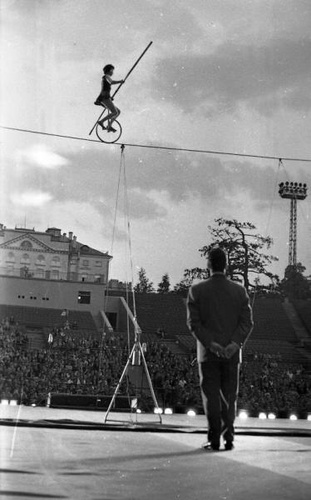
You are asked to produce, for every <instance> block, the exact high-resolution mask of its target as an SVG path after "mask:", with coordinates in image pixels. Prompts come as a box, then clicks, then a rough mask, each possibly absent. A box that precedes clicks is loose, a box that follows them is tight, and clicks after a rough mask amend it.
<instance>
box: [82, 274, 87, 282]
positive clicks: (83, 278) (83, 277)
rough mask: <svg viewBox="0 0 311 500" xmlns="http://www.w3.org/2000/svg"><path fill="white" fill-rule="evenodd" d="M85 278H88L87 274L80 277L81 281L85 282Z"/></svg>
mask: <svg viewBox="0 0 311 500" xmlns="http://www.w3.org/2000/svg"><path fill="white" fill-rule="evenodd" d="M87 278H88V274H87V273H83V274H82V276H81V281H87Z"/></svg>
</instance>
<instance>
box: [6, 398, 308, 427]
mask: <svg viewBox="0 0 311 500" xmlns="http://www.w3.org/2000/svg"><path fill="white" fill-rule="evenodd" d="M0 405H3V406H8V405H10V406H18V401H17V400H15V399H11V400H9V399H1V401H0ZM32 406H36V405H35V404H33V405H32ZM136 413H142V411H141V410H140V409H139V408H137V410H136ZM154 413H155V414H156V415H163V414H164V415H173V414H174V412H173V409H172V408H165V409H164V411H163V408H155V409H154ZM186 414H187V415H188V417H195V416H196V415H197V412H196V410H193V409H191V408H190V409H189V410H187V412H186ZM238 418H240V419H241V420H247V419H248V418H249V413H248V411H247V410H240V411H239V412H238ZM257 418H259V419H260V420H267V419H268V420H275V419H276V418H277V415H276V414H275V413H273V412H269V413H266V412H260V413H258V417H257ZM288 419H289V420H299V418H298V416H297V415H296V414H295V413H291V414H290V415H289V417H288ZM307 420H308V421H309V422H311V413H308V415H307Z"/></svg>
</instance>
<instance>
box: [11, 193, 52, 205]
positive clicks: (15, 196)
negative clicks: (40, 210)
mask: <svg viewBox="0 0 311 500" xmlns="http://www.w3.org/2000/svg"><path fill="white" fill-rule="evenodd" d="M52 199H53V197H52V196H51V194H50V193H45V192H43V191H25V192H23V193H12V195H11V196H10V200H11V202H12V203H13V204H15V205H19V206H23V207H42V206H44V205H46V204H47V203H48V202H50V201H51V200H52Z"/></svg>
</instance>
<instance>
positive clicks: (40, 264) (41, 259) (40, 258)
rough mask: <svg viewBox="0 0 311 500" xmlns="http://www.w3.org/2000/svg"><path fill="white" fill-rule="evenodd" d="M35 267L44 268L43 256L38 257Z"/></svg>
mask: <svg viewBox="0 0 311 500" xmlns="http://www.w3.org/2000/svg"><path fill="white" fill-rule="evenodd" d="M36 265H37V266H45V257H44V255H38V257H37V260H36Z"/></svg>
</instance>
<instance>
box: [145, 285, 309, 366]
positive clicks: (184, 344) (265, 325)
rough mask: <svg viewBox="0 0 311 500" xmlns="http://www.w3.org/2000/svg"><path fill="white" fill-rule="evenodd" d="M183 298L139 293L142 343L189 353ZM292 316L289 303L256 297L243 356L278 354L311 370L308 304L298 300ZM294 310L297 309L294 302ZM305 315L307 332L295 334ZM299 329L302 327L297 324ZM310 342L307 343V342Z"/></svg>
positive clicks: (190, 340) (190, 339)
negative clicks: (164, 346)
mask: <svg viewBox="0 0 311 500" xmlns="http://www.w3.org/2000/svg"><path fill="white" fill-rule="evenodd" d="M185 302H186V299H185V298H184V297H182V296H181V295H178V294H173V293H169V294H156V293H148V294H138V295H137V296H136V308H137V317H138V318H139V324H140V326H141V328H142V331H143V337H142V341H145V342H162V343H165V344H166V345H167V346H168V347H169V348H170V349H171V350H173V352H175V353H176V354H177V353H180V354H189V353H192V354H193V356H195V340H194V338H193V337H192V336H191V335H190V333H189V331H188V328H187V326H186V304H185ZM301 302H302V303H300V306H299V307H300V309H298V311H297V313H296V311H295V310H294V317H293V315H292V314H289V312H288V307H287V306H288V304H287V303H286V301H285V302H284V301H283V300H281V299H279V298H256V299H255V300H254V301H253V315H254V324H255V325H254V329H253V332H252V334H251V336H250V338H249V340H248V342H247V343H246V346H245V349H244V355H246V356H251V355H253V354H255V353H263V354H271V355H280V356H281V357H282V359H283V360H284V361H286V362H294V363H301V364H303V365H304V366H306V367H307V368H308V369H311V314H310V312H309V310H310V301H307V302H308V303H306V301H301ZM295 307H298V306H297V304H296V303H295ZM298 314H300V315H302V314H304V315H305V316H304V318H305V322H306V324H307V325H308V328H309V330H308V331H304V335H303V337H304V339H305V341H304V342H301V330H299V331H298V327H297V322H296V321H295V320H297V315H298ZM300 327H301V325H300ZM308 332H309V333H308ZM308 339H309V340H310V342H309V341H308Z"/></svg>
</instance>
